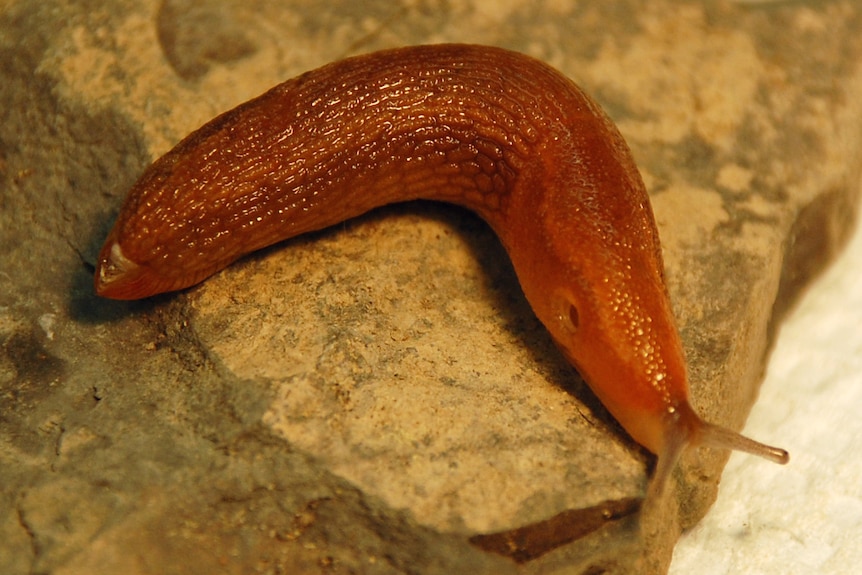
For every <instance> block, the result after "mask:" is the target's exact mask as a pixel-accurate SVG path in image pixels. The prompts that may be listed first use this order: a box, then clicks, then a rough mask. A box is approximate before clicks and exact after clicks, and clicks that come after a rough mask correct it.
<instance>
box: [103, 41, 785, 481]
mask: <svg viewBox="0 0 862 575" xmlns="http://www.w3.org/2000/svg"><path fill="white" fill-rule="evenodd" d="M419 198H422V199H429V200H439V201H444V202H451V203H454V204H458V205H460V206H463V207H465V208H467V209H470V210H472V211H474V212H476V213H477V214H478V215H479V216H481V217H482V218H483V219H484V220H485V221H486V222H488V224H489V225H490V226H491V228H492V229H493V230H494V232H495V233H496V234H497V235H498V236H499V238H500V240H501V242H502V244H503V246H504V247H505V249H506V251H507V253H508V255H509V257H510V258H511V260H512V263H513V266H514V269H515V272H516V274H517V276H518V281H519V282H520V284H521V287H522V289H523V292H524V294H525V296H526V298H527V300H528V301H529V303H530V305H531V307H532V309H533V310H534V312H535V314H536V315H537V316H538V318H539V319H540V320H541V321H542V323H543V324H544V325H545V327H546V328H547V329H548V331H549V332H550V334H551V335H552V337H553V339H554V341H555V342H556V344H557V346H558V347H559V349H560V350H561V351H562V353H563V354H564V355H565V357H566V358H567V359H568V360H569V361H570V362H571V363H572V364H573V365H574V367H575V368H576V369H577V370H578V372H580V374H581V375H582V377H583V378H584V380H585V381H586V382H587V384H588V385H589V386H590V388H591V389H592V390H593V392H594V393H595V394H596V396H598V398H599V399H600V400H601V401H602V403H603V404H604V405H605V406H606V407H607V409H608V410H609V411H610V413H611V414H612V415H613V416H614V417H615V418H616V419H617V420H618V421H619V423H620V424H621V425H622V426H623V428H624V429H625V430H626V431H627V432H628V433H629V434H630V435H631V437H632V438H634V440H636V441H637V442H639V443H640V444H641V445H643V446H644V447H646V448H647V449H648V450H650V451H651V452H653V453H654V454H656V455H657V456H658V463H657V466H656V471H655V474H654V478H653V485H654V486H656V488H657V489H661V488H662V486H663V485H664V484H665V482H666V481H667V480H668V477H669V475H670V473H671V471H672V469H673V468H674V467H675V465H676V462H677V460H678V457H679V455H680V454H681V452H682V451H683V450H684V449H685V448H686V447H688V446H697V445H703V446H712V447H718V448H728V449H737V450H742V451H746V452H750V453H753V454H756V455H759V456H762V457H765V458H768V459H771V460H773V461H776V462H778V463H786V462H787V461H788V459H789V456H788V453H787V452H786V451H784V450H783V449H779V448H776V447H770V446H767V445H763V444H761V443H758V442H755V441H754V440H751V439H748V438H746V437H744V436H742V435H739V434H737V433H735V432H733V431H731V430H729V429H725V428H722V427H718V426H715V425H712V424H710V423H706V422H705V421H703V420H702V419H701V418H700V417H699V416H698V415H697V414H696V413H695V411H694V410H693V409H692V407H691V405H690V403H689V399H688V379H687V375H686V364H685V359H684V356H683V349H682V344H681V341H680V337H679V334H678V332H677V328H676V324H675V320H674V317H673V313H672V311H671V305H670V301H669V297H668V293H667V289H666V287H665V283H664V277H663V276H664V264H663V262H662V255H661V247H660V244H659V237H658V231H657V229H656V225H655V221H654V218H653V215H652V209H651V207H650V202H649V197H648V195H647V192H646V189H645V187H644V184H643V181H642V179H641V177H640V174H639V172H638V170H637V167H636V166H635V163H634V160H633V159H632V156H631V153H630V151H629V149H628V147H627V145H626V143H625V142H624V140H623V138H622V136H621V135H620V133H619V132H618V130H617V129H616V127H615V126H614V124H613V123H612V122H611V121H610V120H609V119H608V117H607V116H606V115H605V114H604V112H603V111H602V110H601V109H600V108H599V106H598V105H597V104H596V103H595V102H593V101H592V100H591V99H590V98H589V97H588V96H587V95H586V94H584V92H583V91H581V89H580V88H579V87H578V86H576V85H575V84H574V83H573V82H572V81H570V80H569V79H568V78H566V77H565V76H563V75H562V74H561V73H559V72H557V71H556V70H554V69H553V68H551V67H549V66H548V65H546V64H544V63H542V62H540V61H537V60H534V59H532V58H529V57H527V56H524V55H521V54H517V53H513V52H509V51H506V50H502V49H498V48H491V47H480V46H469V45H434V46H419V47H409V48H402V49H396V50H389V51H382V52H376V53H372V54H368V55H364V56H358V57H354V58H349V59H346V60H342V61H339V62H336V63H333V64H329V65H327V66H324V67H322V68H319V69H317V70H314V71H311V72H307V73H305V74H303V75H301V76H298V77H297V78H294V79H292V80H289V81H287V82H285V83H283V84H280V85H278V86H276V87H274V88H272V89H271V90H269V91H268V92H266V93H264V94H263V95H261V96H259V97H257V98H255V99H253V100H250V101H249V102H246V103H244V104H242V105H240V106H238V107H236V108H234V109H233V110H230V111H228V112H226V113H224V114H222V115H220V116H218V117H217V118H215V119H213V120H212V121H210V122H209V123H207V124H206V125H204V126H203V127H201V128H200V129H198V130H197V131H195V132H194V133H192V134H190V135H189V136H187V137H186V138H185V139H184V140H182V141H181V142H180V143H179V144H178V145H177V146H176V147H175V148H174V149H172V150H171V151H170V152H168V153H167V154H166V155H165V156H163V157H162V158H160V159H158V160H157V161H156V162H155V163H153V164H152V165H151V166H150V167H149V168H148V169H147V170H146V171H145V172H144V174H143V175H142V176H141V178H140V180H138V182H137V183H136V184H135V185H134V186H133V187H132V189H131V191H130V193H129V195H128V197H127V198H126V200H125V203H124V204H123V207H122V209H121V211H120V214H119V216H118V218H117V221H116V223H115V225H114V227H113V229H112V231H111V232H110V234H109V236H108V238H107V240H106V242H105V245H104V247H103V248H102V250H101V253H100V255H99V259H98V265H97V269H96V275H95V289H96V292H97V293H98V294H99V295H101V296H104V297H107V298H115V299H135V298H143V297H147V296H151V295H154V294H158V293H162V292H169V291H173V290H179V289H182V288H186V287H189V286H192V285H195V284H197V283H199V282H201V281H202V280H204V279H205V278H207V277H208V276H210V275H212V274H214V273H215V272H217V271H219V270H221V269H222V268H224V267H225V266H227V265H228V264H230V263H231V262H233V261H235V260H236V259H238V258H240V257H241V256H243V255H245V254H248V253H249V252H252V251H254V250H257V249H260V248H263V247H265V246H268V245H271V244H273V243H276V242H279V241H281V240H284V239H287V238H290V237H293V236H296V235H298V234H302V233H304V232H309V231H312V230H318V229H321V228H325V227H327V226H330V225H333V224H336V223H338V222H341V221H343V220H345V219H347V218H351V217H354V216H357V215H359V214H362V213H363V212H366V211H368V210H371V209H373V208H375V207H378V206H382V205H384V204H389V203H391V202H400V201H405V200H413V199H419Z"/></svg>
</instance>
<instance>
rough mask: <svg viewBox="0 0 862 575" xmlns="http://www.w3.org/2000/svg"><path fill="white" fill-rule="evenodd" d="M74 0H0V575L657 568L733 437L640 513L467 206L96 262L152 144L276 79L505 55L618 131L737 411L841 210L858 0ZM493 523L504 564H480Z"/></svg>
mask: <svg viewBox="0 0 862 575" xmlns="http://www.w3.org/2000/svg"><path fill="white" fill-rule="evenodd" d="M66 4H67V3H62V2H58V1H49V2H41V3H33V2H27V1H25V0H20V1H10V0H7V1H5V2H2V3H0V72H2V78H0V114H2V123H0V247H2V249H0V282H2V283H0V285H2V288H3V289H2V290H0V388H2V394H0V538H2V541H3V544H2V546H0V572H2V573H8V574H19V573H22V574H23V573H54V574H69V575H71V574H78V573H90V574H100V573H140V574H150V573H153V574H155V573H160V574H161V573H187V574H188V573H207V574H211V573H244V574H247V573H305V572H333V573H401V572H405V573H406V572H410V573H420V572H421V573H453V572H461V573H591V574H595V573H631V572H634V571H637V572H640V573H662V572H664V571H665V570H666V566H667V563H668V561H669V557H670V553H671V550H672V546H673V543H674V541H675V540H676V538H677V536H678V534H679V532H680V530H681V529H682V528H684V527H686V526H690V525H692V524H693V523H694V522H696V521H697V520H698V518H699V517H701V516H702V514H703V513H704V512H705V510H706V508H707V507H708V506H709V504H710V503H711V501H712V499H713V498H714V496H715V488H716V484H717V481H718V478H719V475H720V472H721V468H722V466H723V464H724V461H725V459H726V456H725V454H722V453H711V452H702V451H698V452H692V453H689V454H688V455H687V456H686V457H685V459H684V461H683V462H682V465H681V468H680V470H679V472H678V473H677V475H676V479H677V481H678V485H676V486H675V487H674V489H672V490H671V491H670V492H669V493H668V494H667V497H666V500H665V501H662V502H651V503H650V504H648V505H647V506H646V507H645V508H644V509H643V510H642V511H641V512H638V511H637V509H638V505H637V503H636V502H637V501H638V500H639V499H640V498H641V497H642V496H643V494H644V488H645V485H646V481H647V474H648V472H649V470H650V468H651V464H652V459H651V457H650V456H649V455H648V454H647V453H645V452H644V451H643V450H642V449H640V448H638V446H637V445H635V444H633V443H632V442H631V441H630V440H629V439H628V438H627V437H626V436H625V434H624V433H623V432H622V431H621V430H620V428H619V427H618V426H617V425H616V424H615V423H614V422H613V420H612V419H611V418H610V417H609V416H608V415H607V413H606V412H605V411H604V410H603V409H602V407H601V405H599V404H598V402H597V401H596V400H595V399H594V398H593V397H592V396H591V395H590V393H589V391H588V390H587V389H586V388H585V387H584V385H583V384H582V382H581V381H580V380H579V379H578V378H577V376H576V375H575V374H574V373H573V372H572V371H571V369H570V368H569V367H568V366H567V365H566V364H565V362H564V361H563V359H562V358H561V356H560V355H559V354H558V353H557V352H556V351H555V350H554V348H553V346H552V345H551V343H550V341H549V338H548V337H547V335H546V334H545V333H544V331H543V329H542V328H541V326H540V325H539V324H538V322H537V321H536V320H535V319H534V317H533V316H532V315H531V313H530V310H529V308H528V306H527V304H526V302H525V301H524V300H523V297H522V296H521V294H520V292H519V290H518V286H517V282H516V280H515V278H514V275H513V273H512V270H511V268H510V266H509V263H508V261H507V259H506V255H505V252H504V251H503V250H502V248H501V247H500V246H499V244H498V243H497V241H496V239H495V238H494V237H493V235H492V234H491V232H490V231H489V230H488V229H487V228H486V227H485V226H484V225H483V224H482V223H481V222H480V221H479V220H477V219H476V218H475V217H473V216H472V215H470V214H467V213H465V212H463V211H461V210H458V209H456V208H450V207H448V206H439V205H433V204H429V203H414V204H409V205H405V206H395V207H390V208H386V209H382V210H379V211H376V212H374V213H372V214H370V215H368V216H365V217H362V218H359V219H358V220H355V221H351V222H348V223H346V224H344V225H342V226H337V228H335V229H331V230H327V231H325V232H322V233H317V234H313V235H311V236H308V237H303V238H298V239H296V240H293V241H290V242H287V243H286V244H284V245H281V246H278V247H276V248H273V249H269V250H266V251H265V252H264V253H261V254H258V255H255V256H253V257H250V258H247V259H246V260H244V261H243V262H241V263H240V264H238V265H235V266H233V267H231V268H229V269H228V270H226V271H225V272H223V273H221V274H219V275H217V276H216V277H214V278H212V279H211V280H210V281H208V282H206V283H205V284H203V285H202V286H200V287H199V288H196V289H193V290H190V291H188V292H186V293H183V294H178V295H172V296H164V297H159V298H155V299H153V300H151V301H145V302H137V303H129V304H122V303H116V302H108V301H102V300H99V299H97V298H96V297H95V296H94V295H93V293H92V288H91V274H92V270H93V263H94V260H95V256H96V253H97V250H98V247H99V245H100V243H101V241H102V239H103V237H104V235H105V233H106V231H107V229H108V227H109V226H110V224H111V222H112V218H113V216H114V215H115V214H116V211H117V210H118V208H119V205H120V202H121V200H122V198H123V196H124V194H125V192H126V190H127V189H128V187H129V186H130V185H131V183H132V182H133V181H134V179H135V178H136V177H137V175H139V174H140V172H141V171H142V170H143V169H144V167H145V166H146V165H147V163H148V162H149V161H151V160H152V159H154V158H156V157H157V156H159V155H160V154H162V153H164V152H165V151H167V150H168V149H169V148H170V146H171V145H172V144H173V143H175V142H176V141H178V140H179V138H181V137H182V136H183V135H185V134H186V133H188V132H189V131H191V130H192V129H194V128H195V127H197V126H198V125H200V124H201V123H203V122H204V121H206V120H207V119H209V118H210V117H212V116H214V115H215V114H216V113H218V112H220V111H223V110H225V109H228V108H230V107H232V106H233V105H235V104H238V103H239V102H241V101H244V100H246V99H248V98H250V97H252V96H254V95H256V94H258V93H260V92H262V91H263V90H265V89H266V88H268V87H270V86H272V85H274V84H276V83H277V82H279V81H280V80H283V79H286V78H288V77H291V76H294V75H296V74H297V73H300V72H302V71H304V70H307V69H309V68H312V67H315V66H318V65H320V64H323V63H326V62H328V61H331V60H335V59H338V58H341V57H343V56H346V55H350V54H354V53H360V52H366V51H371V50H374V49H378V48H384V47H391V46H396V45H404V44H417V43H430V42H440V41H466V42H476V43H487V44H495V45H501V46H505V47H508V48H512V49H516V50H520V51H523V52H527V53H529V54H531V55H534V56H536V57H539V58H541V59H544V60H546V61H548V62H549V63H551V64H553V65H555V66H557V67H558V68H560V69H561V70H563V71H564V72H565V73H566V74H568V75H569V76H570V77H572V78H574V79H575V80H576V81H577V82H579V83H580V84H581V85H582V86H583V87H584V88H585V89H586V90H587V91H588V92H589V93H591V94H593V95H594V96H595V97H596V98H597V99H598V100H599V101H600V102H601V103H602V104H603V105H604V106H605V107H606V109H607V110H608V111H609V113H610V115H611V116H612V117H614V118H615V119H616V120H617V121H618V123H619V126H620V128H621V130H622V132H623V133H624V135H625V136H626V138H627V139H628V141H629V143H630V144H631V146H632V148H633V151H634V153H635V156H636V158H637V160H638V162H639V165H640V166H641V169H642V172H643V174H644V177H645V180H646V182H647V186H648V188H649V189H650V191H651V193H652V194H653V200H654V208H655V212H656V217H657V220H658V223H659V228H660V232H661V236H662V240H663V246H664V251H665V257H666V264H667V267H668V270H667V271H668V281H669V288H670V291H671V294H672V297H673V300H674V305H675V309H676V311H677V314H678V319H679V323H680V329H681V331H682V334H683V337H684V341H685V345H686V351H687V354H688V359H689V362H690V371H691V376H692V392H693V401H694V403H695V405H696V407H697V408H698V409H699V410H700V411H701V413H703V414H704V415H705V416H706V417H707V418H708V419H711V420H713V421H717V422H720V423H723V424H727V425H730V426H739V425H741V423H742V421H743V420H744V418H745V415H746V413H747V410H748V407H749V406H750V405H751V403H752V402H753V400H754V398H755V396H756V389H757V384H758V381H759V379H760V377H761V374H762V370H763V365H764V359H765V356H766V353H767V351H768V348H769V346H770V343H771V339H772V335H773V332H774V329H775V326H776V324H777V322H778V321H779V320H780V318H781V316H782V314H783V312H784V311H785V310H786V309H787V307H788V306H789V305H790V304H791V303H792V301H793V299H794V298H795V296H796V295H797V293H798V292H799V290H800V289H801V288H802V287H803V286H804V285H805V283H806V282H807V280H808V279H809V278H810V277H811V276H812V275H813V274H815V273H816V272H817V271H818V270H820V269H822V267H823V266H824V265H825V263H826V262H827V261H828V260H829V259H830V257H831V256H832V255H833V254H834V252H835V251H836V250H837V249H838V248H839V247H840V245H841V243H842V241H843V240H844V238H845V237H846V235H847V232H848V230H849V229H850V227H851V224H852V223H853V220H854V215H855V213H856V211H857V210H856V203H857V192H858V189H859V183H860V182H859V177H860V173H859V167H858V166H859V162H858V160H857V158H858V157H859V154H860V135H862V129H860V128H862V118H860V113H862V107H860V104H859V102H862V72H860V69H859V66H858V65H857V62H859V61H860V58H859V56H860V40H859V38H860V37H862V36H860V32H862V26H861V25H860V24H862V22H860V9H859V8H858V6H857V5H856V4H855V3H854V2H852V1H850V0H845V1H835V2H818V3H811V4H807V3H804V2H789V3H781V2H771V3H754V2H751V3H743V2H738V3H733V2H683V3H679V2H671V1H670V0H664V1H663V0H659V1H654V2H649V3H646V2H633V1H624V0H613V1H609V2H575V1H574V0H572V1H566V0H546V1H543V2H539V3H536V2H526V0H509V1H506V2H499V1H497V0H460V1H459V0H451V1H448V2H446V1H434V0H425V1H422V0H417V1H408V0H404V1H402V2H390V1H388V0H387V1H379V2H355V1H349V2H342V1H337V2H330V3H328V4H329V5H328V6H321V3H319V2H311V1H308V0H292V1H290V2H280V3H267V2H263V1H260V0H245V1H243V2H234V1H230V0H224V1H213V2H210V3H208V4H206V5H203V6H202V5H201V3H195V2H189V1H181V0H175V1H166V2H164V3H161V4H159V3H157V2H154V1H144V2H130V1H123V0H121V1H116V2H110V3H108V2H97V1H95V0H92V1H89V2H79V3H74V4H71V5H66ZM761 439H764V440H768V441H771V442H774V443H780V441H781V438H780V437H766V438H761ZM638 525H640V528H638ZM513 541H518V542H520V544H521V545H522V546H521V547H519V548H517V549H514V550H513V553H511V554H512V555H513V556H514V557H515V558H516V559H517V560H518V562H516V561H513V560H511V559H509V558H507V557H503V556H501V555H500V554H499V553H495V552H489V551H486V550H484V549H496V550H498V551H499V550H501V549H504V550H505V549H507V545H508V544H509V543H511V542H513Z"/></svg>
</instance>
